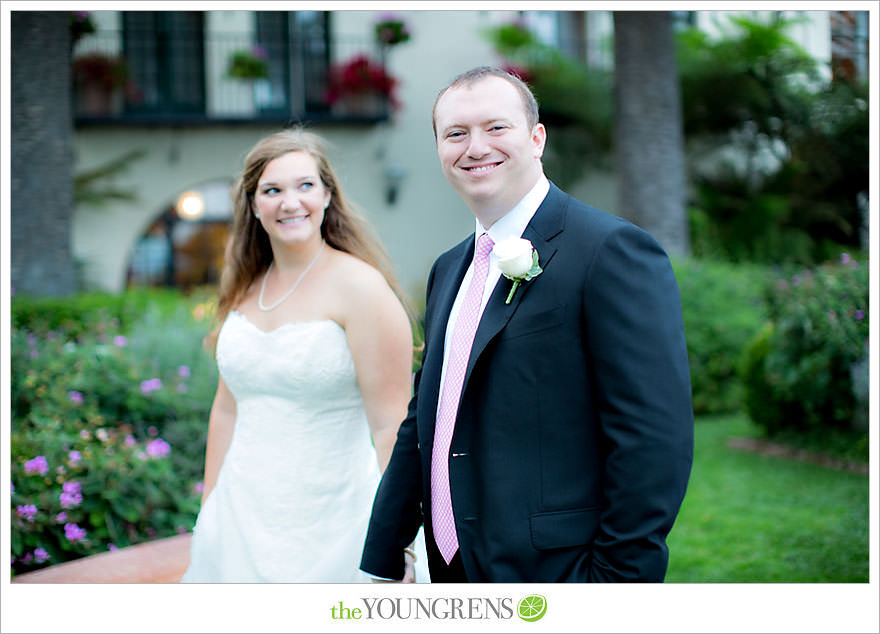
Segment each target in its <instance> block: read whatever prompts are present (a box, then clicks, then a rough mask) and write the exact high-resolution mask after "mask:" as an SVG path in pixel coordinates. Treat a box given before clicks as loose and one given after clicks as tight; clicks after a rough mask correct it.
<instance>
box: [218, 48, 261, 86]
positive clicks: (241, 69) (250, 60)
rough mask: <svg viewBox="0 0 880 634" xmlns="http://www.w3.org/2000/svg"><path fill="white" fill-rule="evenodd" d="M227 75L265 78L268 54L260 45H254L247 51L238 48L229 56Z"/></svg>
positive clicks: (244, 77) (241, 77)
mask: <svg viewBox="0 0 880 634" xmlns="http://www.w3.org/2000/svg"><path fill="white" fill-rule="evenodd" d="M226 74H227V75H228V76H229V77H232V78H235V79H266V78H267V77H269V56H268V55H267V54H266V50H265V49H264V48H263V47H262V46H259V45H257V46H254V47H253V48H252V49H250V50H249V51H247V50H238V51H235V52H233V53H232V55H231V56H230V57H229V68H228V69H227V71H226Z"/></svg>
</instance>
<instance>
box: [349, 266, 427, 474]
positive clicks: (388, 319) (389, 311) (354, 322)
mask: <svg viewBox="0 0 880 634" xmlns="http://www.w3.org/2000/svg"><path fill="white" fill-rule="evenodd" d="M359 268H360V270H359V271H358V272H357V274H355V275H349V277H348V282H349V284H350V287H349V289H347V290H349V291H350V292H347V293H346V294H345V297H346V303H347V306H346V310H345V314H346V318H345V325H344V327H345V331H346V335H347V338H348V345H349V348H350V349H351V354H352V358H353V359H354V365H355V370H356V372H357V377H358V385H359V386H360V389H361V395H362V397H363V399H364V409H365V410H366V413H367V421H368V422H369V425H370V432H371V434H372V436H373V444H374V445H375V447H376V455H377V458H378V461H379V469H380V470H381V471H383V472H384V471H385V467H386V466H388V461H389V460H390V459H391V450H392V449H393V448H394V441H395V440H396V439H397V428H398V427H399V426H400V423H401V421H403V419H404V418H406V410H407V405H408V404H409V399H410V396H411V389H412V388H411V385H412V354H413V343H412V329H411V327H410V323H409V319H408V318H407V316H406V311H405V310H404V308H403V306H402V305H401V303H400V301H399V300H398V299H397V296H396V295H395V294H394V292H393V291H392V290H391V288H390V287H389V286H388V284H387V283H386V282H385V278H383V277H382V275H381V274H380V273H379V272H378V271H376V270H375V269H372V268H371V267H366V266H364V265H361V267H359ZM352 282H354V283H353V284H352Z"/></svg>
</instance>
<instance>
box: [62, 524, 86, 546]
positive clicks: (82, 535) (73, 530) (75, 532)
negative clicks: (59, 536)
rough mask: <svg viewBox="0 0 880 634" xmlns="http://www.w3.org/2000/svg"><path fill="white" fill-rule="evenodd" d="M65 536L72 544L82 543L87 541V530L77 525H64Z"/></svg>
mask: <svg viewBox="0 0 880 634" xmlns="http://www.w3.org/2000/svg"><path fill="white" fill-rule="evenodd" d="M64 536H65V537H66V538H67V540H68V541H71V542H82V541H85V539H86V529H84V528H80V527H79V526H77V525H76V524H72V523H71V524H65V525H64Z"/></svg>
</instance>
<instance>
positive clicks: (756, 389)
mask: <svg viewBox="0 0 880 634" xmlns="http://www.w3.org/2000/svg"><path fill="white" fill-rule="evenodd" d="M767 304H768V310H769V318H770V320H771V322H772V327H770V328H768V329H767V330H766V331H765V332H764V333H763V335H762V337H760V338H758V339H756V340H755V341H754V342H753V343H752V346H751V347H750V350H749V354H748V357H747V361H746V363H744V365H743V368H742V371H743V375H744V381H745V382H746V384H747V385H748V389H749V398H748V400H747V405H748V412H749V415H750V416H751V417H752V419H753V420H754V421H755V422H756V423H758V424H760V425H762V426H763V427H764V428H765V429H766V430H767V432H768V433H769V434H771V435H773V434H776V435H778V434H780V433H782V432H785V431H796V432H802V433H809V434H812V433H814V432H831V431H833V430H843V431H853V430H855V431H858V429H857V425H858V421H860V420H865V417H864V412H862V411H861V409H862V408H864V407H866V401H865V399H864V394H863V392H864V385H863V384H864V383H865V382H864V377H863V376H862V374H863V372H862V370H863V369H864V368H865V360H866V359H867V346H868V267H867V265H866V264H862V263H859V262H858V261H857V260H856V259H853V258H852V257H850V256H849V255H847V254H843V255H842V256H841V259H840V261H839V262H838V263H826V264H824V265H822V266H820V267H817V268H816V269H813V270H809V269H808V270H803V271H800V272H798V273H796V274H794V275H792V276H784V277H780V278H779V279H778V281H777V282H776V284H775V285H773V286H772V287H770V290H769V291H768V296H767Z"/></svg>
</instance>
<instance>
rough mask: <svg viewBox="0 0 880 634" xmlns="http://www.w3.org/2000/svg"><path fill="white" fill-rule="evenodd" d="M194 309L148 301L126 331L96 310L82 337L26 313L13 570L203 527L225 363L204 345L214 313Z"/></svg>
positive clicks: (15, 349) (20, 353) (15, 406)
mask: <svg viewBox="0 0 880 634" xmlns="http://www.w3.org/2000/svg"><path fill="white" fill-rule="evenodd" d="M16 301H17V300H16ZM72 301H76V300H72ZM90 301H93V300H90ZM15 303H16V302H15V301H14V302H13V312H15ZM190 310H191V308H190V307H188V306H182V307H181V308H180V310H179V311H177V312H176V313H174V314H171V315H168V316H162V315H160V314H159V313H156V312H152V311H147V313H146V314H145V315H144V316H143V317H142V318H141V320H140V321H139V322H137V323H135V324H133V326H132V327H131V329H130V330H126V331H123V330H121V329H120V327H119V325H118V324H119V322H118V320H115V321H114V319H115V318H112V317H111V318H109V319H107V320H96V321H95V322H94V323H93V324H92V326H91V329H90V330H87V331H81V332H79V334H78V335H77V336H75V337H71V336H70V335H69V333H68V332H66V331H65V330H62V329H53V330H49V331H47V332H45V333H41V332H38V331H31V330H30V329H29V328H28V327H27V325H25V324H21V323H19V322H16V323H19V326H18V327H16V328H14V330H13V331H12V333H11V348H10V351H11V355H10V356H11V370H12V371H11V415H12V429H11V450H12V451H11V453H12V455H11V472H12V473H11V514H12V522H11V524H12V557H13V559H12V569H13V573H21V572H26V571H30V570H35V569H37V568H41V567H44V566H48V565H52V564H58V563H61V562H64V561H68V560H72V559H77V558H80V557H83V556H85V555H92V554H96V553H101V552H107V551H112V550H115V549H117V548H123V547H125V546H129V545H132V544H137V543H140V542H144V541H149V540H152V539H155V538H159V537H166V536H172V535H177V534H182V533H186V532H188V531H189V530H190V529H191V528H192V525H193V523H194V520H195V516H196V514H197V512H198V508H199V499H200V495H201V489H200V480H201V477H202V468H203V462H204V442H205V435H206V432H207V421H208V411H209V408H210V405H211V400H212V392H213V388H214V386H215V385H216V370H215V366H214V362H213V359H211V357H210V355H209V354H207V353H206V352H205V351H204V350H202V349H201V338H202V336H203V335H204V334H205V333H206V332H207V330H208V328H209V324H208V322H206V321H204V320H202V321H200V320H196V319H194V318H192V316H191V314H190V313H189V311H190ZM14 321H15V320H14ZM35 323H36V320H35Z"/></svg>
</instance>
